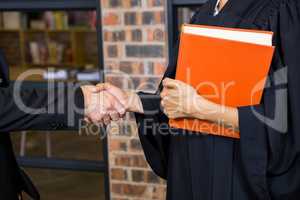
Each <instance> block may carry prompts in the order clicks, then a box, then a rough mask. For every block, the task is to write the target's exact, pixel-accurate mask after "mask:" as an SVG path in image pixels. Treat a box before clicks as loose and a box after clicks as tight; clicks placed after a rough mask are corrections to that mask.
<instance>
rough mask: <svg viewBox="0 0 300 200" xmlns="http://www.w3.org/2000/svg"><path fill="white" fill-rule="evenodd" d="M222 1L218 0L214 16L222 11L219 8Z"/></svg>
mask: <svg viewBox="0 0 300 200" xmlns="http://www.w3.org/2000/svg"><path fill="white" fill-rule="evenodd" d="M220 1H221V0H218V1H217V3H216V6H215V12H214V16H217V15H218V14H219V12H220V10H219V4H220Z"/></svg>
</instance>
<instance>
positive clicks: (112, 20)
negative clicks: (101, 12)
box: [103, 13, 120, 26]
mask: <svg viewBox="0 0 300 200" xmlns="http://www.w3.org/2000/svg"><path fill="white" fill-rule="evenodd" d="M119 24H120V17H119V15H118V14H116V13H108V14H106V15H105V16H104V17H103V25H107V26H113V25H119Z"/></svg>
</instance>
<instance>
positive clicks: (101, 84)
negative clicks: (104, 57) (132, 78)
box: [94, 83, 110, 93]
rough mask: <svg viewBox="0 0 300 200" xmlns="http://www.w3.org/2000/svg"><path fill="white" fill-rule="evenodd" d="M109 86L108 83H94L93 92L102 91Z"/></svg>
mask: <svg viewBox="0 0 300 200" xmlns="http://www.w3.org/2000/svg"><path fill="white" fill-rule="evenodd" d="M109 88H110V84H109V83H99V84H97V85H96V87H95V90H94V92H95V93H98V92H102V91H105V90H107V89H109Z"/></svg>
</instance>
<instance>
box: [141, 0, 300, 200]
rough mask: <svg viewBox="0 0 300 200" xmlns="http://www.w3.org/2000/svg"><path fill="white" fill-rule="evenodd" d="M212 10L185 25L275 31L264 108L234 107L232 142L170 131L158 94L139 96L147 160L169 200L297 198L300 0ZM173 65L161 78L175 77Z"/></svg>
mask: <svg viewBox="0 0 300 200" xmlns="http://www.w3.org/2000/svg"><path fill="white" fill-rule="evenodd" d="M215 4H216V0H210V1H209V2H208V3H206V4H205V5H203V6H202V7H201V8H200V10H199V11H198V12H197V13H196V14H195V15H194V16H193V18H192V20H191V23H194V24H204V25H216V26H224V27H238V28H248V29H261V30H271V31H273V32H274V41H273V42H274V45H275V46H276V52H275V55H274V59H273V62H272V66H271V70H270V74H269V75H270V79H269V81H268V83H267V85H266V88H265V91H264V97H263V100H262V103H261V104H260V105H259V106H256V107H241V108H238V111H239V126H240V134H241V138H240V140H236V139H229V138H223V137H216V136H211V135H204V134H202V135H201V134H199V133H196V134H195V133H186V132H184V131H182V130H179V129H168V127H166V125H165V124H167V123H168V118H167V117H166V116H165V115H164V114H163V113H162V111H161V109H159V107H160V98H159V91H161V88H160V90H159V91H158V92H157V93H156V94H145V93H140V94H139V95H140V97H141V100H142V104H143V107H144V110H145V113H146V114H136V118H137V122H138V124H139V135H140V140H141V142H142V145H143V148H144V152H145V155H146V158H147V161H148V162H149V164H150V166H151V167H152V169H153V170H154V172H155V173H156V174H158V175H159V176H160V177H162V178H165V179H166V180H167V199H170V200H181V199H189V200H193V199H194V200H221V199H222V200H248V199H249V200H253V199H259V200H268V199H273V200H279V199H280V200H281V199H282V200H297V199H300V171H298V170H300V157H299V156H300V0H229V1H228V3H227V4H226V5H225V7H224V9H223V10H222V11H221V12H220V14H219V15H217V16H215V17H214V16H213V12H214V6H215ZM249 56H251V55H249ZM176 59H177V58H176V57H175V58H174V62H172V63H170V64H169V67H168V68H167V71H166V74H165V77H170V78H174V76H175V73H176ZM199 59H201V55H199ZM249 59H251V58H249ZM241 67H243V66H241ZM285 72H286V76H285ZM160 87H161V86H160ZM261 116H265V118H262V119H261ZM266 117H267V118H266ZM272 120H273V121H272Z"/></svg>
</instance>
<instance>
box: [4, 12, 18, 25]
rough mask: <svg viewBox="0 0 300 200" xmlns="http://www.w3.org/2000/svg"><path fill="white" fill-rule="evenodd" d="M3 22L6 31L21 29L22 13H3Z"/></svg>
mask: <svg viewBox="0 0 300 200" xmlns="http://www.w3.org/2000/svg"><path fill="white" fill-rule="evenodd" d="M2 20H3V28H4V29H21V13H20V12H3V13H2Z"/></svg>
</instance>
